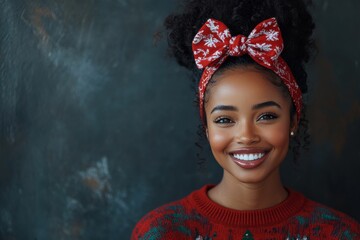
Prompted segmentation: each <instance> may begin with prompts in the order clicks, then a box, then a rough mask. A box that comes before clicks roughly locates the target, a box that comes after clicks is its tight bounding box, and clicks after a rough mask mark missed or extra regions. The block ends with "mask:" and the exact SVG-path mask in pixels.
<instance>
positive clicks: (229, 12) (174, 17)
mask: <svg viewBox="0 0 360 240" xmlns="http://www.w3.org/2000/svg"><path fill="white" fill-rule="evenodd" d="M311 5H312V2H311V0H184V1H183V2H182V6H181V8H180V9H181V10H180V11H179V12H177V13H174V14H171V15H169V16H168V17H167V18H166V19H165V22H164V25H165V28H166V30H167V32H168V35H167V40H168V45H169V48H168V50H169V53H170V54H171V55H172V56H174V57H175V58H176V60H177V62H178V63H179V64H180V65H181V66H184V67H185V68H187V69H189V70H190V71H191V72H192V73H193V75H192V76H193V82H194V83H197V82H198V80H199V79H200V76H201V71H200V70H199V69H197V67H196V64H195V60H194V56H193V52H192V40H193V38H194V36H195V35H196V33H197V31H198V30H199V29H200V28H201V26H202V25H203V24H204V23H205V22H206V21H207V20H208V19H209V18H214V19H217V20H220V21H221V22H223V23H224V24H225V25H226V26H227V27H228V28H229V30H230V32H231V34H232V35H233V36H235V35H238V34H242V35H245V36H247V35H249V34H250V32H251V31H252V29H253V28H254V27H255V26H256V25H257V24H258V23H260V22H261V21H263V20H265V19H268V18H271V17H275V18H276V20H277V22H278V25H279V27H280V29H281V33H282V37H283V40H284V50H283V51H282V53H281V57H282V58H283V59H284V60H285V61H286V63H287V64H288V65H289V67H290V69H291V71H292V73H293V75H294V76H295V79H296V81H297V83H298V85H299V87H300V89H301V91H302V93H303V94H305V93H307V91H308V87H307V73H306V71H305V63H307V62H308V61H309V59H310V57H311V56H312V55H313V53H314V52H315V49H316V48H315V44H314V40H313V39H312V33H313V30H314V27H315V24H314V22H313V19H312V16H311V14H310V13H309V10H308V8H309V6H311ZM234 65H235V66H236V65H238V66H246V65H255V66H256V65H257V64H256V63H255V62H254V61H253V60H252V59H250V58H249V57H248V56H246V55H245V56H241V57H235V58H234V57H229V58H228V59H227V60H226V61H225V62H224V63H223V64H222V66H221V67H220V68H219V69H218V72H221V71H223V70H224V69H227V68H231V67H234ZM257 67H259V66H257ZM263 71H268V70H267V69H263ZM210 84H211V82H210V83H209V85H208V88H209V87H210ZM196 85H197V84H195V86H194V88H195V89H196ZM283 88H284V89H286V87H284V86H283ZM196 99H197V98H196ZM196 101H197V100H196ZM293 113H294V111H293V110H292V113H290V114H293ZM305 115H306V114H305V109H304V110H303V112H302V116H301V119H300V122H299V131H298V133H297V135H296V137H295V138H293V139H294V140H293V142H292V143H291V145H292V149H293V152H294V158H295V159H297V158H298V156H299V148H300V147H305V148H306V147H307V145H308V144H309V140H308V139H309V135H308V133H307V130H308V121H307V119H306V116H305ZM199 133H200V134H203V133H204V131H203V130H202V129H201V128H200V131H199ZM197 145H199V144H197Z"/></svg>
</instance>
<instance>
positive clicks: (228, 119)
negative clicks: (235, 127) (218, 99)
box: [214, 117, 233, 124]
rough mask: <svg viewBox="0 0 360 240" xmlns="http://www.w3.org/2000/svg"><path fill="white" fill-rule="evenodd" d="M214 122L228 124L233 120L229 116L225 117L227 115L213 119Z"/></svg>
mask: <svg viewBox="0 0 360 240" xmlns="http://www.w3.org/2000/svg"><path fill="white" fill-rule="evenodd" d="M214 123H216V124H228V123H233V121H232V120H231V119H230V118H227V117H219V118H217V119H215V121H214Z"/></svg>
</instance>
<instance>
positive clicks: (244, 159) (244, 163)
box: [230, 151, 268, 169]
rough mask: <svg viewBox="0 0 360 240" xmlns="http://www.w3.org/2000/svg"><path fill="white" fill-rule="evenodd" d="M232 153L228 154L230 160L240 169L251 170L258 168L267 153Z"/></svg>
mask: <svg viewBox="0 0 360 240" xmlns="http://www.w3.org/2000/svg"><path fill="white" fill-rule="evenodd" d="M245 152H246V153H244V152H242V153H241V152H233V153H230V156H231V159H232V160H233V161H234V162H235V163H236V164H237V165H238V166H240V167H241V168H244V169H253V168H256V167H258V166H260V165H261V164H262V163H263V162H264V161H265V160H266V158H267V155H268V154H267V153H268V151H262V152H253V153H251V152H250V151H245Z"/></svg>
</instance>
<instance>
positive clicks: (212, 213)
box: [190, 185, 306, 227]
mask: <svg viewBox="0 0 360 240" xmlns="http://www.w3.org/2000/svg"><path fill="white" fill-rule="evenodd" d="M212 187H213V185H205V186H204V187H202V188H201V189H199V190H197V191H194V192H193V193H192V194H191V196H190V201H192V203H193V204H194V205H195V206H196V208H197V209H198V211H199V213H201V214H202V215H203V216H204V217H206V218H208V219H209V220H210V221H212V222H216V223H220V224H224V225H229V226H234V227H236V226H242V227H256V226H257V227H258V226H266V225H274V224H276V223H280V222H282V221H284V220H286V219H288V218H290V217H291V216H294V215H295V214H296V213H297V212H299V211H300V210H301V209H302V208H303V206H304V204H305V200H306V199H305V197H304V196H303V195H301V194H300V193H298V192H295V191H292V190H289V189H288V191H289V195H288V197H287V198H286V199H285V200H284V201H283V202H281V203H279V204H277V205H276V206H274V207H271V208H265V209H259V210H244V211H242V210H234V209H230V208H226V207H223V206H221V205H219V204H217V203H215V202H213V201H212V200H211V199H210V198H209V197H208V195H207V191H208V190H209V189H210V188H212Z"/></svg>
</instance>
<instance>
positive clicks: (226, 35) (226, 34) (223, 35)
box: [219, 29, 231, 42]
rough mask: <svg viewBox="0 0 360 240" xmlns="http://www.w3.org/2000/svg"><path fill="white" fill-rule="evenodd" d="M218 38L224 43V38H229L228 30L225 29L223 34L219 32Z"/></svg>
mask: <svg viewBox="0 0 360 240" xmlns="http://www.w3.org/2000/svg"><path fill="white" fill-rule="evenodd" d="M219 37H220V39H221V41H223V42H224V41H225V39H226V38H229V37H231V35H230V31H229V29H225V30H224V31H223V32H220V33H219Z"/></svg>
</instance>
